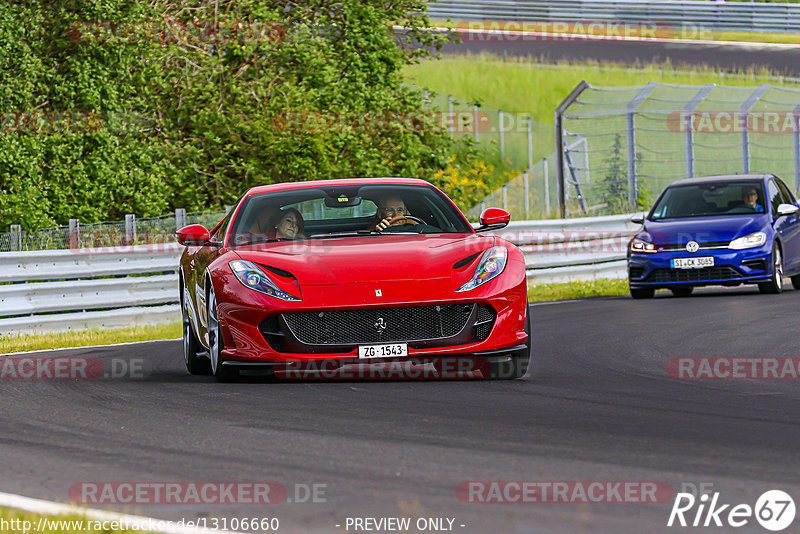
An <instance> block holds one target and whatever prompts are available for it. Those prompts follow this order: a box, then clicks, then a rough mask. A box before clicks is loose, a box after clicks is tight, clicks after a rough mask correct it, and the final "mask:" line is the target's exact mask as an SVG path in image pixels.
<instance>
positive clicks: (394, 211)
mask: <svg viewBox="0 0 800 534" xmlns="http://www.w3.org/2000/svg"><path fill="white" fill-rule="evenodd" d="M403 215H410V214H409V212H408V209H407V208H406V203H405V202H404V201H403V199H402V198H401V197H400V196H398V195H386V196H382V197H381V198H380V199H379V200H378V211H377V213H376V214H375V222H374V223H373V224H372V225H371V226H370V228H369V229H370V230H378V231H379V232H380V231H383V230H386V229H387V228H389V227H390V226H401V225H403V224H406V219H402V218H401V219H397V220H396V221H394V222H391V223H390V221H391V220H392V219H393V218H395V217H397V216H403Z"/></svg>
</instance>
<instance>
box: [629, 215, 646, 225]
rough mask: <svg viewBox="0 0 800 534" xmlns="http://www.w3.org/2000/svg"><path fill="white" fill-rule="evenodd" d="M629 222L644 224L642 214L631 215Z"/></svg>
mask: <svg viewBox="0 0 800 534" xmlns="http://www.w3.org/2000/svg"><path fill="white" fill-rule="evenodd" d="M631 222H632V223H633V224H644V215H637V216H636V217H631Z"/></svg>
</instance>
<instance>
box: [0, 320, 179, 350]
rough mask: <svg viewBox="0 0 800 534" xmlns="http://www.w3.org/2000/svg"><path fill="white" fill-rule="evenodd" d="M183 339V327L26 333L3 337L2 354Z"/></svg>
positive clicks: (0, 342)
mask: <svg viewBox="0 0 800 534" xmlns="http://www.w3.org/2000/svg"><path fill="white" fill-rule="evenodd" d="M178 337H181V324H180V323H171V324H166V325H158V326H140V327H135V328H118V329H115V330H84V331H80V332H61V333H55V334H25V335H13V334H12V335H5V336H0V354H6V353H10V352H22V351H28V350H44V349H60V348H67V347H85V346H92V345H109V344H113V343H127V342H132V341H152V340H158V339H175V338H178Z"/></svg>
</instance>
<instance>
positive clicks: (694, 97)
mask: <svg viewBox="0 0 800 534" xmlns="http://www.w3.org/2000/svg"><path fill="white" fill-rule="evenodd" d="M555 115H556V117H555V122H556V132H555V134H556V139H557V141H556V142H557V144H559V143H560V145H561V150H558V151H557V152H556V155H557V156H558V157H560V159H561V162H560V163H561V164H558V163H556V165H555V168H556V170H557V172H558V173H559V178H558V184H559V210H560V213H561V216H563V217H569V216H585V215H590V216H592V215H609V214H615V213H626V212H630V211H636V210H640V209H646V208H648V207H649V206H650V205H651V204H652V202H653V201H654V200H655V197H656V196H657V195H658V194H659V193H660V192H661V190H662V189H663V188H664V187H665V186H666V185H668V184H669V183H670V182H672V181H674V180H676V179H679V178H687V177H693V176H706V175H716V174H770V173H771V174H775V175H777V176H779V177H780V178H782V179H783V180H784V181H785V182H786V183H787V185H789V186H790V187H791V188H792V190H793V191H794V192H797V191H798V187H800V125H799V124H798V118H799V117H800V89H795V88H790V87H781V86H776V85H769V84H764V85H760V86H757V87H728V86H723V85H717V84H706V85H699V86H695V85H675V84H665V83H659V82H651V83H648V84H647V85H644V86H634V87H595V86H592V85H590V84H588V83H586V82H581V83H580V84H579V85H578V86H577V87H576V88H575V90H574V91H573V92H572V94H570V95H569V97H568V98H567V99H566V100H565V101H564V103H563V104H562V105H561V106H560V107H559V108H558V109H557V110H556V114H555ZM576 141H581V142H579V143H576Z"/></svg>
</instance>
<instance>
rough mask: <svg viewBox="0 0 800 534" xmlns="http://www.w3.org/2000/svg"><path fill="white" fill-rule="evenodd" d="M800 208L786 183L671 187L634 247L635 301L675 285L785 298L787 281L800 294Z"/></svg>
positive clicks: (754, 178)
mask: <svg viewBox="0 0 800 534" xmlns="http://www.w3.org/2000/svg"><path fill="white" fill-rule="evenodd" d="M799 211H800V207H798V205H797V200H795V198H794V196H793V195H792V193H791V191H790V190H789V188H788V187H786V184H784V183H783V182H782V181H781V180H780V178H778V177H776V176H774V175H771V174H768V175H727V176H709V177H704V178H687V179H685V180H678V181H675V182H673V183H671V184H670V185H668V186H667V188H666V189H664V191H663V192H662V193H661V195H660V196H659V197H658V200H657V201H656V203H655V205H654V206H653V208H652V209H651V210H650V212H649V213H648V214H647V216H646V217H645V218H644V219H633V221H634V222H637V223H641V224H642V227H641V228H640V229H639V231H638V232H637V233H636V235H635V236H634V237H633V239H631V241H630V244H629V246H628V282H629V286H630V291H631V296H633V298H635V299H643V298H651V297H652V296H653V294H654V293H655V290H656V289H659V288H668V289H670V290H671V291H672V293H673V294H674V295H675V296H680V297H685V296H689V295H691V294H692V289H694V288H695V287H697V286H707V285H723V286H738V285H740V284H758V289H759V290H760V291H761V292H762V293H780V292H781V290H782V288H783V277H784V276H789V277H791V279H792V285H793V286H794V287H795V289H800V213H798V212H799Z"/></svg>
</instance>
